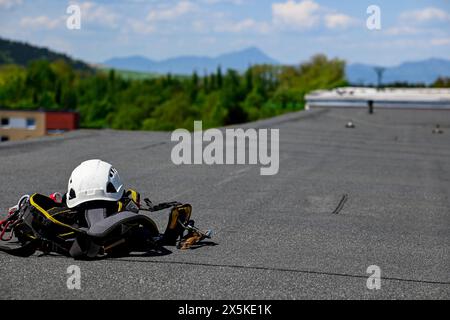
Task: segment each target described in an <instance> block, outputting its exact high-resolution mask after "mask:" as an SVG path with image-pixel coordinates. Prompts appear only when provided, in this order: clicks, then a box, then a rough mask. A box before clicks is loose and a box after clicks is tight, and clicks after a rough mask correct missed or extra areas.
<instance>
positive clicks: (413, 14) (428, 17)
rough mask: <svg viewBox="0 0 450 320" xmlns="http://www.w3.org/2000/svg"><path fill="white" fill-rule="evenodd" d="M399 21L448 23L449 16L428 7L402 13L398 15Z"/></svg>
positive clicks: (446, 13) (442, 11) (444, 12)
mask: <svg viewBox="0 0 450 320" xmlns="http://www.w3.org/2000/svg"><path fill="white" fill-rule="evenodd" d="M400 19H401V20H404V21H408V22H428V21H436V20H438V21H449V20H450V14H449V13H448V12H446V11H444V10H442V9H438V8H435V7H428V8H424V9H420V10H412V11H406V12H403V13H402V14H401V15H400Z"/></svg>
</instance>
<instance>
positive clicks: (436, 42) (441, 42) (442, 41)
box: [431, 38, 450, 46]
mask: <svg viewBox="0 0 450 320" xmlns="http://www.w3.org/2000/svg"><path fill="white" fill-rule="evenodd" d="M431 44H432V45H433V46H446V45H450V38H436V39H431Z"/></svg>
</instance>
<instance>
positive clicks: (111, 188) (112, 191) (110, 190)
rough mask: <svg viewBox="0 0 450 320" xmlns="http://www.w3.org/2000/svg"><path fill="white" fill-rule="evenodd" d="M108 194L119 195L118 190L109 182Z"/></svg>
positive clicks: (107, 186)
mask: <svg viewBox="0 0 450 320" xmlns="http://www.w3.org/2000/svg"><path fill="white" fill-rule="evenodd" d="M106 192H107V193H117V190H116V188H115V187H114V185H113V184H112V183H111V182H108V184H107V185H106Z"/></svg>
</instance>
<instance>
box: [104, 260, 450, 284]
mask: <svg viewBox="0 0 450 320" xmlns="http://www.w3.org/2000/svg"><path fill="white" fill-rule="evenodd" d="M110 261H123V262H139V263H154V264H176V265H192V266H201V267H217V268H233V269H246V270H263V271H276V272H293V273H304V274H315V275H326V276H338V277H348V278H359V279H367V278H368V277H369V276H368V275H367V276H365V275H364V276H363V275H355V274H349V273H337V272H326V271H314V270H301V269H285V268H271V267H261V266H244V265H235V264H214V263H201V262H183V261H142V260H132V259H121V258H119V259H115V260H110ZM381 279H382V280H389V281H400V282H413V283H422V284H437V285H450V282H446V281H433V280H417V279H405V278H397V277H382V278H381Z"/></svg>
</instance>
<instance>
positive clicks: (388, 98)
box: [305, 87, 450, 110]
mask: <svg viewBox="0 0 450 320" xmlns="http://www.w3.org/2000/svg"><path fill="white" fill-rule="evenodd" d="M305 99H306V109H309V108H314V107H338V108H339V107H341V108H342V107H344V108H345V107H367V106H368V103H369V101H373V105H374V107H375V108H407V109H449V110H450V89H437V88H383V89H377V88H365V87H343V88H337V89H333V90H317V91H313V92H311V93H309V94H307V95H306V97H305Z"/></svg>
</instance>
